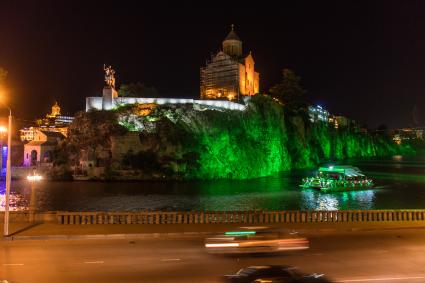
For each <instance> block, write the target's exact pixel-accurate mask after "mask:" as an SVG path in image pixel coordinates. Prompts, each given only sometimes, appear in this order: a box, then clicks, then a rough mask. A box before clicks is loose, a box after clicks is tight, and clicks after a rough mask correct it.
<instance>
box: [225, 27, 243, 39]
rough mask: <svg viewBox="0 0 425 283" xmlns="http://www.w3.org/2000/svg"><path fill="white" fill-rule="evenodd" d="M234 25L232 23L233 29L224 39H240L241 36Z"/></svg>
mask: <svg viewBox="0 0 425 283" xmlns="http://www.w3.org/2000/svg"><path fill="white" fill-rule="evenodd" d="M234 27H235V26H234V25H232V29H231V30H230V32H229V34H228V35H227V36H226V38H225V39H224V40H239V41H241V40H240V38H239V36H238V35H237V34H236V32H235V30H234Z"/></svg>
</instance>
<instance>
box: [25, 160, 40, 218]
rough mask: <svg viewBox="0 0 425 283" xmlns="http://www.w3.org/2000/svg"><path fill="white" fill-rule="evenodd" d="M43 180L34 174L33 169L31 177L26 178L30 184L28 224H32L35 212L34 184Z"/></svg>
mask: <svg viewBox="0 0 425 283" xmlns="http://www.w3.org/2000/svg"><path fill="white" fill-rule="evenodd" d="M42 179H43V177H42V176H41V175H37V174H36V172H35V168H34V170H33V173H32V175H28V176H27V180H28V181H29V182H30V183H31V199H30V206H29V217H30V222H34V220H35V212H36V195H35V183H37V182H40V181H41V180H42Z"/></svg>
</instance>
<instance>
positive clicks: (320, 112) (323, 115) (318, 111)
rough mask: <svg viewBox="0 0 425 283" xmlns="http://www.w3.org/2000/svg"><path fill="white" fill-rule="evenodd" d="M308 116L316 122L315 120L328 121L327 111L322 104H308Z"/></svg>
mask: <svg viewBox="0 0 425 283" xmlns="http://www.w3.org/2000/svg"><path fill="white" fill-rule="evenodd" d="M308 117H309V119H310V122H312V123H316V122H319V121H320V122H326V123H328V122H329V112H328V111H327V110H326V109H324V108H323V107H322V106H320V105H317V106H309V107H308Z"/></svg>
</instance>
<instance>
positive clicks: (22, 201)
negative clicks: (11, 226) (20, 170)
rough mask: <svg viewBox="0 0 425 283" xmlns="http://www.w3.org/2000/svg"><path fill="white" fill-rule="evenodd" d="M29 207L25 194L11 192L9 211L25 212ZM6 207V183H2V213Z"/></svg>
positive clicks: (0, 199) (0, 203)
mask: <svg viewBox="0 0 425 283" xmlns="http://www.w3.org/2000/svg"><path fill="white" fill-rule="evenodd" d="M28 205H29V199H28V198H26V196H25V193H23V192H16V191H14V190H11V192H10V203H9V210H11V211H14V210H25V209H27V207H28ZM5 206H6V182H4V181H0V211H4V210H5Z"/></svg>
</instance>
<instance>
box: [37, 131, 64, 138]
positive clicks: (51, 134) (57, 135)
mask: <svg viewBox="0 0 425 283" xmlns="http://www.w3.org/2000/svg"><path fill="white" fill-rule="evenodd" d="M41 132H42V133H43V134H45V135H46V136H47V137H49V138H59V139H64V138H65V136H64V135H63V134H62V133H60V132H50V131H49V132H48V131H41Z"/></svg>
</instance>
